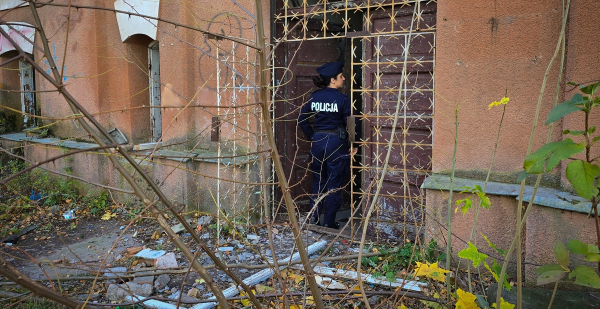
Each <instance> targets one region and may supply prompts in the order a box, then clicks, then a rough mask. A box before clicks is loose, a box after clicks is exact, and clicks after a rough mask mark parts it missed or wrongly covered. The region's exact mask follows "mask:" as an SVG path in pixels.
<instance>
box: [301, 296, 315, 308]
mask: <svg viewBox="0 0 600 309" xmlns="http://www.w3.org/2000/svg"><path fill="white" fill-rule="evenodd" d="M304 303H305V304H307V305H309V306H310V305H314V304H315V299H314V298H313V297H312V296H307V297H306V299H305V300H304Z"/></svg>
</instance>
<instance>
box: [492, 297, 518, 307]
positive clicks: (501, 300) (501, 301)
mask: <svg viewBox="0 0 600 309" xmlns="http://www.w3.org/2000/svg"><path fill="white" fill-rule="evenodd" d="M514 307H515V305H513V304H511V303H509V302H507V301H504V298H500V309H513V308H514ZM492 308H496V303H493V304H492Z"/></svg>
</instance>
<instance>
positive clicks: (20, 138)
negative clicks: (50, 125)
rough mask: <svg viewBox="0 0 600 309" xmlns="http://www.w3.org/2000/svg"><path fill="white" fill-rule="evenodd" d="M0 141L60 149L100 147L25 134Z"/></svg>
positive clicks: (5, 135) (11, 135)
mask: <svg viewBox="0 0 600 309" xmlns="http://www.w3.org/2000/svg"><path fill="white" fill-rule="evenodd" d="M0 139H5V140H9V141H14V142H32V143H38V144H44V145H55V146H59V147H65V148H70V149H88V148H94V147H98V144H94V143H84V142H76V141H65V140H61V139H58V138H50V137H48V138H38V137H36V136H29V137H28V136H27V135H26V134H25V133H11V134H4V135H0Z"/></svg>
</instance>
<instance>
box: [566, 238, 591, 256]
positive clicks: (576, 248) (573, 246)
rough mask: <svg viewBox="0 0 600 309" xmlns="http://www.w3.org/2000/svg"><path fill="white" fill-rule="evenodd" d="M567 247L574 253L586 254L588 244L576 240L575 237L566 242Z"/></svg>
mask: <svg viewBox="0 0 600 309" xmlns="http://www.w3.org/2000/svg"><path fill="white" fill-rule="evenodd" d="M567 249H569V251H571V252H573V253H575V254H581V255H586V254H588V244H586V243H584V242H582V241H580V240H577V239H571V240H570V241H569V242H568V243H567Z"/></svg>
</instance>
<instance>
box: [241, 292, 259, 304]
mask: <svg viewBox="0 0 600 309" xmlns="http://www.w3.org/2000/svg"><path fill="white" fill-rule="evenodd" d="M252 294H256V293H254V290H252ZM240 295H241V296H248V294H246V293H245V292H241V293H240ZM240 302H241V303H242V305H243V306H244V307H246V306H250V300H248V299H247V298H244V299H242V300H240Z"/></svg>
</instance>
